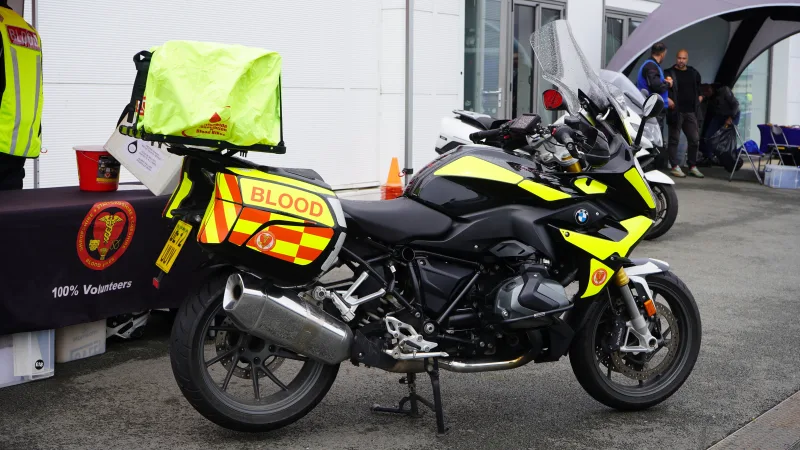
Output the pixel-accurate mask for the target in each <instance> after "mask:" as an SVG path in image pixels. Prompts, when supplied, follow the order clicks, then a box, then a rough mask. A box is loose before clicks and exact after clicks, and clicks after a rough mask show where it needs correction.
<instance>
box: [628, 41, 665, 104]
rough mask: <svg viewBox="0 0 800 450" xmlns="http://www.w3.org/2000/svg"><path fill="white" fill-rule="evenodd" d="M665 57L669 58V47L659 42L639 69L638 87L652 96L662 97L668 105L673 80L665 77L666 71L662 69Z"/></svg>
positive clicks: (651, 49)
mask: <svg viewBox="0 0 800 450" xmlns="http://www.w3.org/2000/svg"><path fill="white" fill-rule="evenodd" d="M665 56H667V46H666V45H664V43H663V42H658V43H656V44H654V45H653V47H652V48H650V58H648V59H647V60H646V61H645V62H644V63H642V66H641V67H640V68H639V76H638V77H637V80H636V87H637V88H639V89H646V90H647V92H649V93H650V95H652V94H658V95H660V96H661V98H662V99H663V100H664V104H665V105H666V104H668V103H669V96H668V93H667V92H668V90H669V88H670V86H672V79H671V78H669V77H665V76H664V71H663V70H662V69H661V61H663V60H664V57H665Z"/></svg>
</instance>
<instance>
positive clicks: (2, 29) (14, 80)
mask: <svg viewBox="0 0 800 450" xmlns="http://www.w3.org/2000/svg"><path fill="white" fill-rule="evenodd" d="M0 61H2V63H3V67H2V70H0V190H13V189H22V181H23V179H24V178H25V161H27V160H28V159H29V158H37V157H38V156H39V152H40V150H41V147H42V128H41V121H42V106H43V98H44V95H43V92H42V41H41V38H40V37H39V33H37V32H36V30H35V29H34V28H33V27H32V26H31V25H30V24H28V23H27V22H26V21H25V19H23V18H22V16H20V15H19V14H17V13H16V12H15V11H14V10H13V9H11V7H10V6H8V2H7V0H0Z"/></svg>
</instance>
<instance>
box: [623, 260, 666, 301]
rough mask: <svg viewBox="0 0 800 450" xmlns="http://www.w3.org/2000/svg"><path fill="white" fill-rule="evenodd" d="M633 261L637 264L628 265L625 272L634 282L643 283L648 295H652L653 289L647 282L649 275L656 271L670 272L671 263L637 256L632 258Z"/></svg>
mask: <svg viewBox="0 0 800 450" xmlns="http://www.w3.org/2000/svg"><path fill="white" fill-rule="evenodd" d="M631 261H632V262H633V263H634V264H636V265H635V266H633V267H626V268H625V273H626V274H627V275H628V278H630V280H631V282H632V283H634V284H639V285H641V286H642V287H644V289H645V291H646V292H647V295H648V296H652V294H653V291H651V290H650V286H649V285H648V284H647V279H646V278H647V276H648V275H653V274H656V273H662V272H668V271H669V264H667V263H666V262H664V261H661V260H659V259H653V258H636V259H631Z"/></svg>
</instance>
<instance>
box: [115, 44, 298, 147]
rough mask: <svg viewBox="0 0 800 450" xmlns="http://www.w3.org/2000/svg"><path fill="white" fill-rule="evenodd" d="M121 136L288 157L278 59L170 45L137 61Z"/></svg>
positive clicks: (228, 48) (226, 48) (221, 47)
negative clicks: (126, 118) (284, 140)
mask: <svg viewBox="0 0 800 450" xmlns="http://www.w3.org/2000/svg"><path fill="white" fill-rule="evenodd" d="M134 62H135V63H136V69H137V75H136V81H135V82H134V87H133V95H132V97H131V103H130V104H129V105H128V106H127V107H126V110H125V112H124V113H123V117H122V118H121V119H120V123H122V119H123V118H124V117H125V116H126V115H127V117H128V121H127V122H128V123H132V124H133V125H132V126H120V132H122V133H123V134H126V135H128V136H132V137H136V138H141V139H143V140H146V141H156V142H166V143H172V144H181V145H190V146H200V147H211V148H227V149H239V150H245V151H249V150H252V151H262V152H270V153H285V147H284V145H283V136H282V122H281V119H282V118H281V56H280V54H278V53H277V52H274V51H269V50H263V49H258V48H251V47H245V46H241V45H227V44H218V43H208V42H196V41H169V42H166V43H165V44H164V45H161V46H157V47H153V48H152V49H151V51H149V52H148V51H144V52H139V53H137V54H136V56H135V57H134Z"/></svg>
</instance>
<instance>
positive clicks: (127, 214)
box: [76, 201, 136, 270]
mask: <svg viewBox="0 0 800 450" xmlns="http://www.w3.org/2000/svg"><path fill="white" fill-rule="evenodd" d="M135 231H136V212H135V211H134V209H133V206H131V204H130V203H128V202H121V201H111V202H99V203H95V204H94V206H92V209H90V210H89V213H88V214H86V217H85V218H84V219H83V222H81V228H80V231H78V240H77V242H76V247H77V250H78V257H79V258H80V259H81V262H82V263H83V265H85V266H86V267H88V268H90V269H92V270H105V269H106V268H108V267H109V266H111V265H112V264H114V263H115V262H117V261H118V260H119V258H121V257H122V255H123V254H124V253H125V250H127V249H128V246H129V245H130V243H131V240H132V239H133V233H134V232H135Z"/></svg>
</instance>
